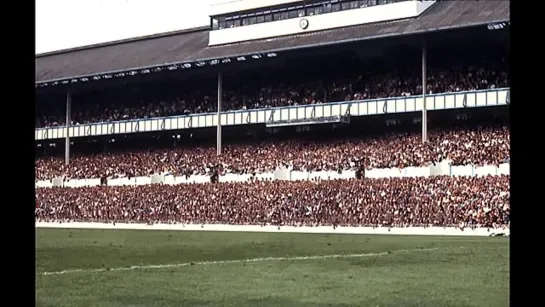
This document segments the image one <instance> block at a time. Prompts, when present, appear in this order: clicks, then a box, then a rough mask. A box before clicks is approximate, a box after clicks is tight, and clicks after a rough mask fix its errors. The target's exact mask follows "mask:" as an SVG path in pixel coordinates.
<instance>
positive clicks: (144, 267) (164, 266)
mask: <svg viewBox="0 0 545 307" xmlns="http://www.w3.org/2000/svg"><path fill="white" fill-rule="evenodd" d="M438 249H439V248H438V247H435V248H414V249H398V250H394V251H388V252H380V253H365V254H344V255H343V254H334V255H319V256H296V257H265V258H251V259H237V260H217V261H201V262H185V263H176V264H156V265H133V266H129V267H119V268H109V269H108V268H100V269H71V270H63V271H56V272H43V273H40V275H63V274H70V273H100V272H116V271H132V270H148V269H167V268H180V267H185V266H192V265H213V264H230V263H245V262H263V261H297V260H322V259H331V258H363V257H378V256H386V255H389V254H393V253H399V252H419V251H432V250H438Z"/></svg>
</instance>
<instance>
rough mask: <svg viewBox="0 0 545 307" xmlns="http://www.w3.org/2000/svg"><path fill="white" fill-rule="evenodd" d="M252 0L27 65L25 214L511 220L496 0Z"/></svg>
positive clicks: (50, 217)
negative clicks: (29, 116)
mask: <svg viewBox="0 0 545 307" xmlns="http://www.w3.org/2000/svg"><path fill="white" fill-rule="evenodd" d="M252 3H253V4H252ZM252 3H251V4H248V1H232V2H227V3H223V4H217V5H215V6H214V7H213V8H212V9H211V14H210V25H209V26H206V27H200V28H194V29H188V30H183V31H177V32H171V33H162V34H157V35H151V36H146V37H139V38H133V39H128V40H122V41H116V42H111V43H106V44H99V45H93V46H85V47H81V48H74V49H70V50H62V51H56V52H50V53H45V54H39V55H37V56H36V63H37V82H36V93H37V94H36V95H37V96H36V115H37V116H36V119H35V122H36V128H35V143H36V146H35V147H36V160H35V169H36V170H35V174H36V181H35V183H36V199H37V203H36V221H38V222H101V223H147V224H159V223H166V224H179V223H184V224H236V225H275V226H284V225H285V226H335V227H337V226H340V227H342V226H370V227H388V228H393V227H408V226H425V227H428V226H442V227H457V228H462V229H463V228H479V227H485V228H489V229H502V228H508V227H509V211H510V205H509V193H510V192H509V161H510V139H509V128H508V126H509V104H510V89H509V75H508V65H509V63H508V43H509V27H510V26H509V2H508V1H402V0H358V1H356V0H350V1H344V0H342V1H341V0H320V1H314V0H309V1H295V0H262V1H254V2H252ZM257 3H259V5H257Z"/></svg>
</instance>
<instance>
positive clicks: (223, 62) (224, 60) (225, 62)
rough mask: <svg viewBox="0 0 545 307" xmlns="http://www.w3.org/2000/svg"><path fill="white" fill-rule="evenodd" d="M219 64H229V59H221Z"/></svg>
mask: <svg viewBox="0 0 545 307" xmlns="http://www.w3.org/2000/svg"><path fill="white" fill-rule="evenodd" d="M221 63H222V64H227V63H231V59H223V60H221Z"/></svg>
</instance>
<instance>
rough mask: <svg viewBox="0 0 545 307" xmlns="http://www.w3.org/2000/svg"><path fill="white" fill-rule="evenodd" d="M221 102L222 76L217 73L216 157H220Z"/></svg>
mask: <svg viewBox="0 0 545 307" xmlns="http://www.w3.org/2000/svg"><path fill="white" fill-rule="evenodd" d="M222 100H223V76H222V75H221V72H220V73H218V124H217V125H218V132H217V135H216V147H217V155H218V156H219V155H221V105H222Z"/></svg>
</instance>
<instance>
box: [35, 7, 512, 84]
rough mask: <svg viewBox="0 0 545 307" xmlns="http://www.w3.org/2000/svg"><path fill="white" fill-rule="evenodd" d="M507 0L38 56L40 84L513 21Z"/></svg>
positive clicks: (186, 34) (183, 34) (194, 33)
mask: <svg viewBox="0 0 545 307" xmlns="http://www.w3.org/2000/svg"><path fill="white" fill-rule="evenodd" d="M509 19H510V16H509V1H442V2H438V3H436V4H435V5H434V6H432V7H431V8H430V9H428V10H427V11H425V12H424V13H423V14H422V15H420V16H419V17H416V18H410V19H403V20H397V21H390V22H381V23H373V24H365V25H359V26H352V27H345V28H338V29H331V30H324V31H319V32H310V33H308V34H298V35H289V36H283V37H277V38H272V39H262V40H255V41H249V42H241V43H235V44H227V45H221V46H211V47H209V46H208V32H209V30H208V27H201V28H194V29H189V30H184V31H177V32H170V33H162V34H158V35H152V36H146V37H139V38H134V39H129V40H123V41H117V42H110V43H106V44H100V45H93V46H86V47H81V48H75V49H69V50H61V51H56V52H50V53H44V54H38V55H36V82H37V83H38V84H40V83H42V84H43V83H45V82H54V81H64V80H70V79H76V78H84V77H87V78H90V77H92V76H95V75H98V74H116V73H121V72H130V71H134V70H143V69H153V68H157V67H165V66H170V65H173V64H182V63H194V62H199V61H210V60H221V59H225V58H236V57H238V56H250V55H253V54H256V53H262V54H263V53H271V52H281V51H287V50H293V49H300V48H310V47H317V46H325V45H332V44H339V43H345V42H354V41H360V40H366V39H373V38H381V37H389V36H396V35H404V34H417V33H424V32H433V31H440V30H446V29H456V28H464V27H470V26H477V25H487V24H490V23H497V22H507V21H509Z"/></svg>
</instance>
